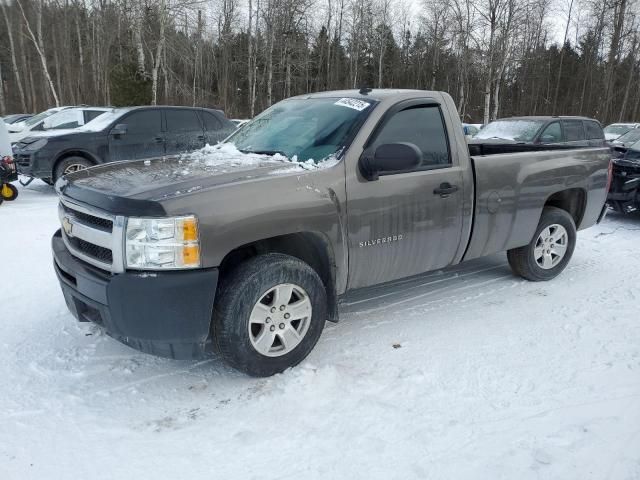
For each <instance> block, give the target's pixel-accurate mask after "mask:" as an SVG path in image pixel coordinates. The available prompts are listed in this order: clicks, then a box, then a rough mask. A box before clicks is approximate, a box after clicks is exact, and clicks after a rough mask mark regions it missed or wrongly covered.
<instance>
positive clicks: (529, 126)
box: [474, 120, 544, 142]
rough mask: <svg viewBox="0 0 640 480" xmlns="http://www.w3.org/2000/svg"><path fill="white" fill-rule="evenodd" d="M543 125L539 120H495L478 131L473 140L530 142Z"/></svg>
mask: <svg viewBox="0 0 640 480" xmlns="http://www.w3.org/2000/svg"><path fill="white" fill-rule="evenodd" d="M543 123H544V122H543V121H541V120H496V121H495V122H491V123H490V124H489V125H487V126H486V127H484V128H483V129H482V130H480V131H479V132H478V133H477V134H476V135H475V137H474V138H480V139H489V138H501V139H504V140H513V141H514V142H530V141H531V140H533V137H535V135H536V132H537V131H538V129H539V128H540V127H541V126H542V124H543Z"/></svg>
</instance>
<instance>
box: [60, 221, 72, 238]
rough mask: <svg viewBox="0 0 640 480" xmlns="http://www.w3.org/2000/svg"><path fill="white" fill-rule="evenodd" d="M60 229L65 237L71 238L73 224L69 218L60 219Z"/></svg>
mask: <svg viewBox="0 0 640 480" xmlns="http://www.w3.org/2000/svg"><path fill="white" fill-rule="evenodd" d="M62 229H63V230H64V233H65V234H66V235H67V237H73V223H71V220H69V217H64V218H63V219H62Z"/></svg>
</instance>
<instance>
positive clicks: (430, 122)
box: [371, 105, 451, 169]
mask: <svg viewBox="0 0 640 480" xmlns="http://www.w3.org/2000/svg"><path fill="white" fill-rule="evenodd" d="M398 142H407V143H413V144H414V145H416V146H417V147H418V149H419V150H420V151H421V152H422V162H421V165H420V167H421V168H419V169H428V168H431V167H435V166H443V165H450V164H451V156H450V155H449V143H448V141H447V130H446V128H445V125H444V120H443V118H442V113H441V112H440V107H438V106H437V105H429V106H421V107H413V108H408V109H406V110H402V111H400V112H398V113H396V114H394V115H393V117H391V118H390V119H389V121H388V122H387V123H386V124H385V125H384V127H383V128H382V130H381V131H380V133H379V134H378V136H377V137H376V139H375V140H374V142H373V144H372V145H371V147H372V148H373V149H374V150H375V148H376V147H378V146H379V145H383V144H385V143H398Z"/></svg>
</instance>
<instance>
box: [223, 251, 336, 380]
mask: <svg viewBox="0 0 640 480" xmlns="http://www.w3.org/2000/svg"><path fill="white" fill-rule="evenodd" d="M289 286H291V288H292V292H293V293H291V294H289V298H288V299H285V300H284V301H282V302H280V301H277V300H278V298H277V297H276V295H280V297H281V298H285V297H283V295H284V296H286V292H287V291H288V288H289ZM276 290H277V292H276ZM278 292H280V293H278ZM288 300H289V301H288ZM276 302H277V303H278V305H276ZM282 305H284V306H285V308H284V309H281V306H282ZM302 307H304V308H306V309H305V310H301V308H302ZM308 308H310V311H309V310H308ZM288 312H291V313H288ZM296 312H297V313H296ZM300 312H304V313H303V314H301V313H300ZM307 312H309V313H310V315H307V316H304V314H305V313H307ZM294 316H300V319H297V318H293V317H294ZM286 318H289V320H285V319H286ZM326 318H327V294H326V290H325V287H324V284H323V283H322V280H321V279H320V277H319V276H318V274H317V273H316V272H315V270H313V269H312V268H311V267H310V266H309V265H307V264H306V263H304V262H303V261H301V260H299V259H297V258H295V257H291V256H288V255H282V254H277V253H271V254H266V255H259V256H256V257H253V258H251V259H249V260H247V261H245V262H243V263H242V264H240V265H239V266H238V267H236V269H235V270H233V271H232V272H230V273H229V274H228V275H227V278H224V279H222V281H221V283H220V287H219V288H218V293H217V298H216V304H215V306H214V311H213V319H212V330H213V332H212V333H213V342H214V345H215V347H216V349H217V351H218V352H219V353H220V355H221V356H222V358H223V359H224V361H226V362H227V363H228V364H229V365H231V366H232V367H234V368H236V369H238V370H240V371H242V372H244V373H246V374H248V375H251V376H255V377H268V376H271V375H274V374H276V373H280V372H282V371H284V370H286V369H287V368H290V367H293V366H295V365H297V364H298V363H300V362H301V361H302V360H304V359H305V358H306V356H307V355H308V354H309V353H310V352H311V350H312V349H313V347H314V346H315V345H316V343H317V342H318V339H319V338H320V335H321V334H322V330H323V328H324V324H325V320H326ZM283 325H284V329H283ZM292 328H293V329H294V330H296V333H298V336H299V337H300V340H297V337H296V336H294V335H293V332H292ZM263 335H265V336H264V337H263ZM265 339H266V340H265ZM287 339H288V340H289V344H290V346H291V345H295V346H293V347H291V348H290V349H288V348H287V347H286V343H287V342H286V340H287ZM296 342H299V343H296ZM259 346H262V350H260V349H259ZM267 349H268V352H267ZM265 352H266V354H265Z"/></svg>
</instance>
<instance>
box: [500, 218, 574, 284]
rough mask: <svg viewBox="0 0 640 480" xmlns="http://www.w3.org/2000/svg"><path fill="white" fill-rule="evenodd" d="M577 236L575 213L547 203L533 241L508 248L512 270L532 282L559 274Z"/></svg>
mask: <svg viewBox="0 0 640 480" xmlns="http://www.w3.org/2000/svg"><path fill="white" fill-rule="evenodd" d="M576 237H577V235H576V225H575V223H574V221H573V217H572V216H571V215H570V214H569V213H568V212H567V211H566V210H562V209H560V208H556V207H546V208H545V209H544V210H543V211H542V216H541V217H540V222H539V223H538V228H537V229H536V232H535V233H534V235H533V239H532V240H531V243H529V245H526V246H524V247H520V248H514V249H512V250H509V251H508V252H507V259H508V260H509V265H510V266H511V270H513V273H515V274H516V275H519V276H521V277H523V278H526V279H527V280H531V281H533V282H540V281H544V280H551V279H552V278H555V277H557V276H558V275H559V274H560V272H562V271H563V270H564V269H565V267H566V266H567V264H568V263H569V260H571V256H572V255H573V250H574V249H575V247H576Z"/></svg>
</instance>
